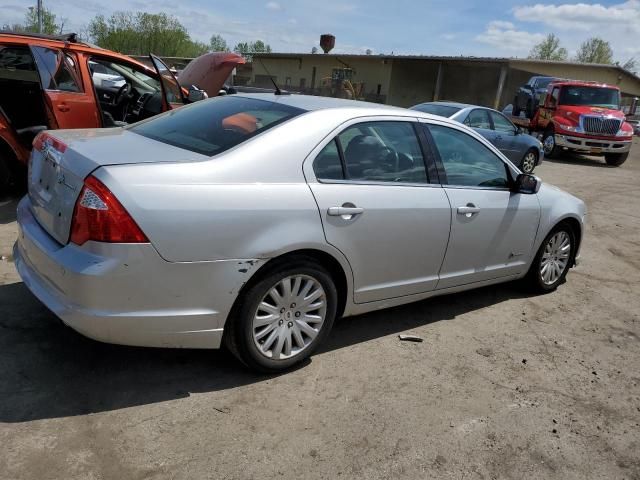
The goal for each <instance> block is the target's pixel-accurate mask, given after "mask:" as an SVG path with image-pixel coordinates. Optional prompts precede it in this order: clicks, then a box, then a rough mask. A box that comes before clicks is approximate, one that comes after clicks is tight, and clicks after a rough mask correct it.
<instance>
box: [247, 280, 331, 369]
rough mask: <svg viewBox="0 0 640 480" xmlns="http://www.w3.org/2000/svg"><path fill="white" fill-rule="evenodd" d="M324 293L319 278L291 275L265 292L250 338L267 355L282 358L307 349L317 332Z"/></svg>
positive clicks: (324, 305)
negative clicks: (251, 337)
mask: <svg viewBox="0 0 640 480" xmlns="http://www.w3.org/2000/svg"><path fill="white" fill-rule="evenodd" d="M326 313H327V295H326V293H325V291H324V289H323V288H322V285H321V284H320V282H319V281H318V280H316V279H315V278H313V277H310V276H308V275H293V276H289V277H286V278H283V279H282V280H280V281H278V283H276V284H275V285H273V287H272V288H270V289H269V290H268V291H267V293H266V294H265V295H264V297H263V298H262V300H261V301H260V303H259V304H258V308H257V309H256V311H255V314H254V317H253V341H254V343H255V345H256V346H257V347H258V351H259V352H260V353H261V354H262V355H264V356H265V357H267V358H270V359H273V360H284V359H287V358H291V357H294V356H296V355H298V354H300V353H301V352H302V351H303V350H305V349H307V348H308V347H309V346H310V345H311V344H312V343H313V341H314V340H315V338H316V337H317V336H318V335H319V333H320V331H321V329H322V326H323V324H324V321H325V318H326Z"/></svg>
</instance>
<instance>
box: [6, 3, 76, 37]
mask: <svg viewBox="0 0 640 480" xmlns="http://www.w3.org/2000/svg"><path fill="white" fill-rule="evenodd" d="M63 28H64V19H63V20H62V22H61V23H60V24H59V23H57V22H56V15H55V14H54V13H53V12H51V10H48V9H47V8H43V9H42V33H46V34H48V35H56V34H60V33H62V29H63ZM2 29H3V30H11V31H14V32H33V33H38V12H37V10H36V9H35V8H34V7H29V8H28V9H27V13H26V14H25V16H24V23H14V24H13V25H8V24H5V25H3V26H2Z"/></svg>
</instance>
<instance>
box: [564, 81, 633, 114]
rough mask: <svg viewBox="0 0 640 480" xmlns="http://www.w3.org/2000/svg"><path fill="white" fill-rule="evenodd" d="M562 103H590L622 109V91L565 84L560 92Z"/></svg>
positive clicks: (596, 105) (591, 104) (590, 104)
mask: <svg viewBox="0 0 640 480" xmlns="http://www.w3.org/2000/svg"><path fill="white" fill-rule="evenodd" d="M560 105H589V106H591V107H602V108H613V109H615V110H620V92H619V91H618V90H615V89H613V88H603V87H586V86H565V87H562V91H561V92H560Z"/></svg>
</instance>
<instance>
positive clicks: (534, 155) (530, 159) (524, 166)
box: [520, 148, 538, 173]
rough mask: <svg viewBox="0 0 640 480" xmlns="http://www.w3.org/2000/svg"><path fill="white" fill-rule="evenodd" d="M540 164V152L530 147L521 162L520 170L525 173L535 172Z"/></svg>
mask: <svg viewBox="0 0 640 480" xmlns="http://www.w3.org/2000/svg"><path fill="white" fill-rule="evenodd" d="M536 165H538V152H537V151H536V150H535V149H534V148H530V149H529V150H527V152H526V153H525V154H524V157H522V161H521V162H520V170H522V172H523V173H533V170H534V169H535V168H536Z"/></svg>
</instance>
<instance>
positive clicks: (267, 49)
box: [233, 40, 271, 61]
mask: <svg viewBox="0 0 640 480" xmlns="http://www.w3.org/2000/svg"><path fill="white" fill-rule="evenodd" d="M233 51H234V52H236V53H239V54H240V55H242V56H243V57H244V58H246V59H247V60H248V61H251V59H252V58H253V54H254V53H271V45H269V44H266V43H264V42H263V41H262V40H256V41H255V42H240V43H238V44H236V46H235V47H233Z"/></svg>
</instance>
